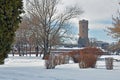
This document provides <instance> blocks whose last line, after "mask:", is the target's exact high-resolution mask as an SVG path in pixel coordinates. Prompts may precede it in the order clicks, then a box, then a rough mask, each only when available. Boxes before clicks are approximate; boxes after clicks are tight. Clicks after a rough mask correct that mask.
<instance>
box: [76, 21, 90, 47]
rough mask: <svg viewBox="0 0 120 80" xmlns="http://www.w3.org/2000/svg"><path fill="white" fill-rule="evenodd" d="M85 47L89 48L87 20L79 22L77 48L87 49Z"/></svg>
mask: <svg viewBox="0 0 120 80" xmlns="http://www.w3.org/2000/svg"><path fill="white" fill-rule="evenodd" d="M87 46H89V39H88V20H80V21H79V39H78V47H87Z"/></svg>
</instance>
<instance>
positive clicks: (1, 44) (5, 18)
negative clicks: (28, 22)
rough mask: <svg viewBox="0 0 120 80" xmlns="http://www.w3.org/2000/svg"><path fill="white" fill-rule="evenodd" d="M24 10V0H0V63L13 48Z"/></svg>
mask: <svg viewBox="0 0 120 80" xmlns="http://www.w3.org/2000/svg"><path fill="white" fill-rule="evenodd" d="M23 12H24V11H23V2H22V0H0V64H4V59H5V58H6V57H7V54H8V53H9V52H10V50H11V45H12V43H13V42H14V36H15V31H16V30H17V28H18V27H19V26H18V25H19V23H20V21H21V17H20V14H21V13H23Z"/></svg>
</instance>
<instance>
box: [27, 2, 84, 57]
mask: <svg viewBox="0 0 120 80" xmlns="http://www.w3.org/2000/svg"><path fill="white" fill-rule="evenodd" d="M27 3H28V5H27V13H28V14H29V17H28V18H29V22H30V24H31V25H32V27H31V29H32V30H33V33H34V34H35V37H36V38H37V44H39V46H40V47H41V48H42V49H43V51H44V58H45V56H46V55H49V54H50V50H51V47H52V46H53V44H54V45H55V44H57V43H58V42H59V41H60V39H61V38H62V37H63V35H64V34H65V33H66V32H67V30H68V28H69V27H68V24H69V21H70V20H71V19H72V18H75V17H77V16H79V15H80V14H81V13H83V11H82V10H81V9H80V8H78V7H76V6H71V7H67V8H64V9H63V11H59V10H58V9H59V8H58V4H59V3H60V0H27Z"/></svg>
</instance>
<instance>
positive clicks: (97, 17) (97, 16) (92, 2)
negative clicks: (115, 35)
mask: <svg viewBox="0 0 120 80" xmlns="http://www.w3.org/2000/svg"><path fill="white" fill-rule="evenodd" d="M118 2H120V0H63V4H64V5H78V6H80V7H81V8H82V10H83V11H84V13H83V14H82V15H81V16H80V17H79V18H77V19H74V20H73V22H74V23H75V29H78V26H79V25H78V21H79V20H81V19H87V20H88V21H89V37H90V38H96V39H97V40H101V41H105V42H113V41H115V40H114V39H112V38H111V37H110V36H107V32H106V31H105V30H106V28H107V27H109V26H112V15H113V16H115V15H116V12H117V10H118V9H120V6H119V5H118ZM77 31H78V30H76V33H78V32H77Z"/></svg>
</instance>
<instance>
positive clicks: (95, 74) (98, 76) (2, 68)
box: [0, 56, 120, 80]
mask: <svg viewBox="0 0 120 80" xmlns="http://www.w3.org/2000/svg"><path fill="white" fill-rule="evenodd" d="M104 57H107V56H102V58H104ZM113 57H114V58H117V59H118V58H119V59H120V56H113ZM0 80H120V62H116V61H115V62H114V69H113V70H106V68H105V61H104V60H102V61H98V62H97V68H94V69H92V68H89V69H80V68H79V66H78V64H74V63H70V64H64V65H58V66H56V68H55V69H45V67H44V61H43V60H41V58H40V57H38V58H37V57H29V56H28V57H26V56H25V57H19V56H15V57H13V56H9V58H7V59H6V60H5V64H4V65H0Z"/></svg>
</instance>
